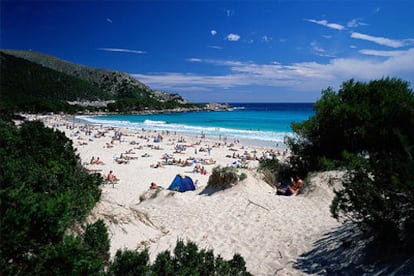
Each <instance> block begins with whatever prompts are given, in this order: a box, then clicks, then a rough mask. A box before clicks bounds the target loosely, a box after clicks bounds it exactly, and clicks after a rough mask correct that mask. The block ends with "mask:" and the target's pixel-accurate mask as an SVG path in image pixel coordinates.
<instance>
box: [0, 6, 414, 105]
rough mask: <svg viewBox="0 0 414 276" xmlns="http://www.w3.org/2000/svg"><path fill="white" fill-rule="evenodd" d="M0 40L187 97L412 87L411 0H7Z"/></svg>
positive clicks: (291, 96) (315, 94)
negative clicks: (368, 85) (355, 85)
mask: <svg viewBox="0 0 414 276" xmlns="http://www.w3.org/2000/svg"><path fill="white" fill-rule="evenodd" d="M0 11H1V13H0V48H3V49H22V50H23V49H24V50H29V49H30V50H33V51H38V52H42V53H45V54H49V55H52V56H56V57H58V58H61V59H64V60H67V61H70V62H73V63H77V64H82V65H87V66H92V67H96V68H105V69H110V70H117V71H122V72H126V73H128V74H130V75H132V76H133V77H135V78H136V79H138V80H139V81H141V82H143V83H145V84H146V85H148V86H150V87H151V88H152V89H156V90H162V91H166V92H170V93H178V94H180V95H181V96H183V97H184V98H185V99H187V100H189V101H190V102H314V101H316V100H317V99H319V98H320V95H321V91H322V90H323V89H326V88H328V87H332V88H333V89H335V90H338V89H339V88H340V86H341V84H342V83H343V82H344V81H347V80H349V79H355V80H357V81H364V82H368V81H370V80H374V79H381V78H383V77H396V78H401V79H403V80H405V81H408V82H409V83H410V84H411V88H412V87H413V84H414V1H410V0H405V1H403V0H396V1H393V0H386V1H374V0H366V1H358V0H355V1H353V0H343V1H333V0H324V1H322V0H321V1H314V0H308V1H306V0H302V1H288V0H279V1H270V0H268V1H264V0H256V1H253V0H252V1H227V2H226V1H218V0H215V1H175V0H172V1H149V0H147V1H132V0H121V1H105V0H102V1H98V0H96V1H91V0H84V1H80V0H71V1H57V0H56V1H44V0H41V1H36V0H32V1H28V0H26V1H23V0H1V1H0Z"/></svg>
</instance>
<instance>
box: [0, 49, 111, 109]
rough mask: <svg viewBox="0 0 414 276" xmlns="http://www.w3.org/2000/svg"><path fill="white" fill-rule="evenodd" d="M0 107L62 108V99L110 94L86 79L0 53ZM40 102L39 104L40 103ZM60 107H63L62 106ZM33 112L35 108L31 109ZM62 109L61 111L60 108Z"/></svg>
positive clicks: (71, 99)
mask: <svg viewBox="0 0 414 276" xmlns="http://www.w3.org/2000/svg"><path fill="white" fill-rule="evenodd" d="M0 61H1V63H0V91H1V92H0V108H2V109H4V108H6V109H10V108H13V109H26V110H33V108H34V106H35V105H50V107H53V105H58V106H55V108H57V109H62V108H63V105H64V102H65V101H75V100H80V99H83V100H95V101H96V100H107V99H110V98H111V96H110V95H109V94H108V93H106V92H104V91H103V90H102V89H100V88H99V87H97V86H95V85H92V84H90V83H88V82H87V81H84V80H81V79H78V78H75V77H72V76H69V75H66V74H64V73H60V72H58V71H55V70H52V69H49V68H46V67H43V66H41V65H39V64H35V63H33V62H29V61H27V60H24V59H20V58H16V57H14V56H10V55H7V54H5V53H2V52H0ZM41 102H43V103H41ZM63 109H64V108H63ZM33 111H36V110H33ZM62 111H63V110H62Z"/></svg>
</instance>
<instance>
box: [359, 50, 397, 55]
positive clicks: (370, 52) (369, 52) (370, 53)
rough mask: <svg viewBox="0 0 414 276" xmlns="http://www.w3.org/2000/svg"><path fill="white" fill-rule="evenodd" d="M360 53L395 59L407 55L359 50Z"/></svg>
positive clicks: (395, 52)
mask: <svg viewBox="0 0 414 276" xmlns="http://www.w3.org/2000/svg"><path fill="white" fill-rule="evenodd" d="M359 53H361V54H364V55H370V56H379V57H395V56H399V55H403V54H405V51H378V50H370V49H362V50H359Z"/></svg>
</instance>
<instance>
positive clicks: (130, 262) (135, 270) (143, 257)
mask: <svg viewBox="0 0 414 276" xmlns="http://www.w3.org/2000/svg"><path fill="white" fill-rule="evenodd" d="M148 262H149V254H148V249H145V250H143V251H141V252H136V251H132V250H124V251H121V250H118V251H117V252H116V254H115V258H114V261H113V263H112V265H111V266H110V268H109V274H110V275H115V276H116V275H123V276H124V275H131V276H133V275H145V274H146V273H148V272H149V270H150V267H149V263H148Z"/></svg>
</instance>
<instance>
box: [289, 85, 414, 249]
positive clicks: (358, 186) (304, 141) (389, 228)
mask: <svg viewBox="0 0 414 276" xmlns="http://www.w3.org/2000/svg"><path fill="white" fill-rule="evenodd" d="M293 129H294V131H295V133H296V134H297V136H296V138H291V139H290V140H289V146H290V149H291V152H292V157H291V159H290V161H291V164H292V165H293V166H296V168H300V169H302V170H304V171H315V170H320V169H332V168H338V167H341V168H346V169H347V172H348V173H347V175H346V177H345V182H344V187H343V189H342V190H339V191H337V192H336V197H335V199H334V201H333V203H332V207H331V211H332V213H333V215H334V216H335V217H337V218H340V217H344V218H347V219H350V220H352V221H354V222H357V223H358V224H359V225H361V226H362V227H364V228H366V227H368V229H371V230H373V231H372V233H373V234H374V235H375V236H377V237H379V238H380V239H381V240H389V241H393V242H395V241H401V242H403V243H404V245H406V246H408V247H410V246H412V247H414V234H413V233H414V212H413V211H412V210H414V170H413V168H414V160H413V156H414V93H413V91H412V90H411V89H410V88H409V84H408V83H407V82H404V81H402V80H399V79H389V78H387V79H381V80H376V81H370V82H369V83H362V82H355V81H353V80H350V81H348V82H345V83H343V84H342V86H341V88H340V90H339V91H338V92H337V93H336V92H334V91H333V90H332V89H330V88H328V89H326V90H324V91H322V97H321V99H320V100H319V101H318V102H316V103H315V115H314V116H312V117H311V118H310V119H309V120H307V121H304V122H302V123H297V124H293Z"/></svg>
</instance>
